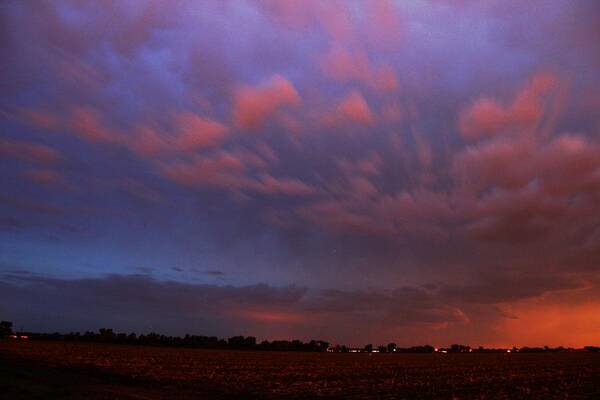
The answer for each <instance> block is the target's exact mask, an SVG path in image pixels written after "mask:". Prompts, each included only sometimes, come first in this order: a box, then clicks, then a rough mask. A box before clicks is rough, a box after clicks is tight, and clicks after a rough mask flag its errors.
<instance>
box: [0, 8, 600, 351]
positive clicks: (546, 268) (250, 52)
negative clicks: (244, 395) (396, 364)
mask: <svg viewBox="0 0 600 400" xmlns="http://www.w3.org/2000/svg"><path fill="white" fill-rule="evenodd" d="M597 9H598V6H597V5H596V4H595V2H593V1H584V0H578V1H566V0H564V1H563V0H560V1H555V2H547V1H533V2H527V3H525V2H517V1H508V2H507V1H500V0H486V1H478V2H476V1H460V2H450V1H441V0H431V1H422V2H394V1H376V2H369V1H331V2H320V1H312V0H311V1H306V2H295V1H260V2H254V1H243V2H242V1H240V2H230V1H215V2H210V1H208V2H201V3H199V2H193V1H178V2H175V3H173V4H171V3H168V2H164V1H153V0H151V1H143V2H142V1H141V2H137V1H134V2H127V3H124V2H118V1H108V2H103V3H101V4H84V3H80V2H75V1H70V0H65V1H57V2H51V3H50V2H44V3H41V4H37V3H36V4H33V3H30V2H23V1H5V2H3V3H2V5H1V6H0V14H1V16H0V18H1V20H2V24H1V25H2V27H1V28H0V30H1V32H2V35H1V39H0V41H1V43H2V46H1V47H2V49H1V50H0V52H1V53H0V54H1V55H2V59H3V60H7V61H6V62H5V63H3V65H2V67H1V75H2V78H1V79H2V88H3V89H4V90H3V91H2V96H1V97H0V115H2V122H1V125H0V234H1V235H2V237H1V238H0V239H2V242H0V243H1V244H0V246H1V247H0V262H2V263H5V264H7V265H23V266H25V267H27V268H31V270H32V271H36V273H39V272H40V271H41V272H43V271H46V270H47V272H48V274H54V275H56V276H57V278H56V281H52V280H48V281H46V282H45V283H42V282H41V281H39V282H34V281H30V282H29V283H28V284H27V285H33V286H32V287H35V289H36V290H37V291H40V293H42V292H43V293H45V296H49V297H52V296H50V292H51V291H52V290H54V289H52V288H53V287H58V286H61V285H62V286H64V287H65V288H66V289H67V290H66V292H70V293H71V292H72V293H73V295H75V293H76V292H77V291H76V288H75V287H74V286H71V285H75V284H74V283H73V282H78V284H79V285H81V286H85V287H89V289H90V290H92V291H96V292H97V295H95V296H94V297H93V298H94V299H96V298H104V299H105V300H102V301H103V303H102V304H103V306H102V307H100V306H98V307H100V308H97V309H94V310H96V311H95V312H96V314H97V315H103V316H109V313H108V312H107V311H106V310H107V309H110V308H112V307H116V306H117V305H116V303H111V302H110V301H109V300H107V299H106V298H107V297H108V298H110V297H112V296H115V298H116V299H120V300H119V301H122V302H123V303H125V304H131V305H132V307H134V306H135V308H136V312H138V313H141V314H143V315H151V314H149V313H150V310H151V309H157V310H159V311H160V313H161V315H162V316H165V315H167V314H168V312H169V309H170V310H176V309H179V308H181V310H179V311H173V312H174V314H173V317H172V318H173V319H177V318H182V321H183V320H185V318H184V314H185V313H188V312H191V311H190V309H189V304H188V300H189V301H190V302H191V303H194V302H197V301H198V302H200V300H199V299H202V296H201V295H200V294H199V293H200V292H202V293H209V294H208V295H207V296H209V298H210V301H211V302H213V303H214V304H215V308H214V310H213V311H211V313H210V315H211V317H210V318H213V319H212V320H211V321H213V322H215V321H216V320H218V319H219V318H220V317H219V316H220V315H225V314H226V311H227V307H225V305H224V304H225V300H224V299H225V298H227V296H232V297H231V298H232V299H234V300H235V302H237V301H238V300H240V299H242V298H243V299H247V300H248V301H249V303H248V304H253V303H252V302H251V300H252V299H261V300H256V301H258V303H257V304H260V305H261V306H263V305H264V306H265V307H266V306H267V304H266V303H269V302H270V301H272V303H273V304H272V306H273V307H272V308H273V309H269V308H268V307H267V308H268V309H265V310H262V309H259V307H258V306H257V305H256V304H255V305H256V306H257V307H255V309H252V310H250V309H249V310H245V311H244V312H245V313H246V314H244V315H245V317H243V318H242V317H240V318H241V319H240V321H246V322H245V323H247V324H248V325H246V327H247V328H249V327H253V328H257V327H258V326H259V325H258V322H257V323H256V324H254V325H251V324H250V322H248V321H279V322H281V323H282V324H284V325H285V324H293V323H294V321H296V322H297V321H300V320H303V318H307V317H306V315H307V313H308V312H309V311H314V312H315V313H316V317H315V318H316V319H309V320H308V321H306V329H310V327H311V326H313V327H316V326H321V327H322V328H320V329H321V331H322V332H324V333H327V334H328V335H331V336H332V337H334V338H335V337H337V335H338V334H339V335H341V334H342V333H344V332H354V331H353V328H352V327H353V326H354V325H355V324H354V322H353V321H356V320H360V318H361V317H362V318H367V319H368V320H369V321H375V322H374V323H373V324H371V325H372V326H378V325H380V326H386V327H388V328H389V329H392V328H390V327H393V326H396V325H397V324H407V323H408V324H409V325H410V323H412V322H414V323H416V324H430V325H432V326H433V325H435V328H436V329H440V332H443V331H444V330H445V329H448V332H451V331H452V329H451V328H449V327H448V326H452V324H455V325H456V324H458V325H460V324H469V323H471V324H474V325H477V323H478V321H484V322H485V324H487V325H486V326H487V328H486V327H478V328H474V329H475V330H476V329H481V331H480V332H481V337H482V338H484V337H492V336H491V333H490V332H493V331H494V329H493V328H491V326H492V325H493V324H491V323H489V321H490V320H494V321H496V318H497V317H498V315H502V314H504V315H513V314H515V313H513V312H512V311H511V310H506V309H499V308H497V307H496V305H497V304H500V303H502V304H506V303H510V305H511V307H512V306H514V307H517V306H518V305H519V304H520V303H521V302H529V301H531V302H535V301H538V300H535V299H539V298H546V296H549V297H552V296H554V293H557V292H561V293H562V292H569V293H571V292H572V293H579V292H580V290H582V288H584V287H586V285H587V284H588V282H590V281H593V279H594V278H595V276H596V275H597V271H598V266H599V265H600V250H599V249H600V239H599V237H600V235H599V233H598V232H599V231H598V226H599V225H600V217H599V216H600V209H599V208H598V204H600V157H599V156H598V154H600V137H599V133H600V114H599V112H598V110H600V97H599V96H598V90H597V88H598V85H599V84H600V83H599V82H600V75H599V73H598V68H597V67H598V62H599V61H600V59H599V53H598V46H597V44H596V42H597V36H598V26H600V21H599V15H600V13H598V12H597ZM68 227H71V228H72V229H67V228H68ZM73 260H76V261H73ZM99 265H102V266H103V267H98V266H99ZM140 265H141V266H143V267H142V268H144V269H143V270H142V269H139V271H141V272H144V273H152V276H153V277H154V278H148V277H145V278H144V277H127V276H123V275H124V274H127V273H129V272H130V271H132V270H133V268H134V267H135V266H140ZM490 265H493V266H494V267H490ZM495 269H497V271H496V270H495ZM105 273H114V274H116V275H114V276H112V277H110V278H105V279H104V278H103V279H96V280H94V279H92V280H84V279H82V276H98V275H102V274H105ZM187 278H193V279H194V282H200V283H203V284H206V285H207V286H205V287H203V286H194V285H190V284H184V283H182V282H181V281H182V280H183V279H187ZM215 282H219V283H226V284H229V285H230V286H214V283H215ZM260 282H266V284H265V285H263V286H255V285H256V284H257V283H260ZM431 282H434V283H435V287H433V286H430V285H428V284H429V283H431ZM290 284H292V285H298V286H288V285H290ZM128 285H130V286H131V289H132V294H133V293H135V296H133V297H132V298H125V297H119V296H121V294H120V293H121V292H122V289H123V288H124V287H127V286H128ZM178 285H179V286H178ZM426 285H427V286H426ZM110 287H114V288H115V290H117V292H116V293H113V294H112V296H108V294H109V293H110ZM250 288H254V289H250ZM277 288H286V289H281V290H283V292H284V293H286V294H285V295H284V294H282V293H280V292H278V291H279V290H280V289H277ZM299 288H307V289H299ZM10 290H17V288H16V287H14V288H13V287H12V286H11V287H10ZM253 290H254V291H253ZM302 290H304V291H305V292H302ZM171 291H173V292H182V293H181V294H182V296H183V295H185V296H183V297H185V299H188V300H185V299H184V298H183V297H182V298H178V297H177V296H174V297H170V296H169V295H167V293H169V292H171ZM298 291H300V292H302V295H299V294H298V293H299V292H298ZM17 292H18V290H17ZM77 293H78V292H77ZM144 293H148V295H146V296H145V295H144ZM151 293H154V295H155V296H156V298H161V299H163V301H159V302H157V303H152V301H154V300H152V299H153V295H150V294H151ZM278 293H279V294H278ZM80 294H81V295H82V296H84V297H85V293H83V292H82V293H80ZM292 294H295V295H296V296H299V297H298V298H294V295H292ZM280 295H281V296H282V297H277V296H280ZM288 295H289V296H291V297H290V298H289V299H288V300H289V303H286V300H285V299H286V296H288ZM210 296H213V297H210ZM236 296H238V297H236ZM261 296H264V297H261ZM270 296H271V297H270ZM59 298H60V296H59ZM69 299H71V298H69ZM69 299H67V298H62V300H61V302H60V305H57V306H56V310H57V312H58V310H59V309H61V308H68V307H70V303H69V302H70V301H71V300H69ZM136 299H139V302H136V301H137V300H136ZM269 299H270V300H269ZM263 300H264V304H263V303H262V301H263ZM232 301H233V300H232ZM581 301H582V303H585V304H582V305H581V307H583V308H585V306H586V304H587V305H589V303H594V302H597V301H598V298H597V297H595V296H594V295H591V296H590V297H588V298H587V300H585V299H583V300H581ZM87 302H88V304H89V306H90V307H93V306H94V304H93V300H92V298H91V297H90V298H89V299H88V300H87ZM586 302H587V303H586ZM119 304H120V303H119ZM203 304H204V303H203ZM527 304H529V303H527ZM536 304H537V303H536ZM544 305H548V307H550V306H551V302H550V300H547V303H543V304H542V306H544ZM530 306H531V307H535V306H539V305H530ZM202 307H204V308H202ZM495 307H496V308H495ZM201 309H202V310H203V312H205V313H209V309H208V308H206V307H205V306H201ZM373 309H376V310H377V311H376V312H374V311H372V310H373ZM144 310H145V311H144ZM498 310H500V311H498ZM527 310H529V309H527ZM184 311H185V313H184ZM240 312H241V311H240ZM527 312H529V311H527ZM178 313H179V314H178ZM181 313H183V314H181ZM338 314H339V319H338V320H336V319H335V315H338ZM32 315H33V314H32ZM74 315H76V317H73V318H72V320H71V322H69V324H71V326H75V325H76V324H75V322H76V320H77V318H83V319H85V320H86V321H89V322H90V323H93V315H94V313H90V316H89V319H86V318H87V317H86V316H85V315H83V314H82V313H80V312H79V311H77V312H76V313H75V314H74ZM185 315H187V314H185ZM178 316H179V317H178ZM325 316H327V317H329V318H333V320H336V321H338V322H339V324H338V325H339V326H337V325H336V326H335V327H333V328H331V329H329V328H327V329H326V328H324V326H325V324H324V323H321V322H323V321H320V320H319V318H325ZM32 318H33V317H32ZM36 318H37V317H36ZM223 318H225V317H223ZM225 319H227V318H225ZM135 320H136V321H140V323H142V320H141V319H135ZM182 321H179V322H177V323H176V325H177V326H179V327H181V328H182V329H183V328H184V327H185V321H183V322H182ZM398 321H403V322H398ZM411 321H412V322H411ZM467 321H469V322H467ZM484 322H482V324H483V323H484ZM215 324H217V325H218V326H219V329H221V331H222V332H226V331H227V329H233V328H242V327H243V323H241V322H240V323H239V324H237V325H235V324H234V323H233V322H232V321H231V320H227V321H221V322H219V323H217V322H215ZM445 324H446V325H445ZM448 324H449V325H448ZM56 326H57V327H59V326H60V324H56ZM64 326H67V324H66V323H65V325H64ZM78 326H81V324H80V325H78ZM165 326H167V325H165ZM202 326H208V325H207V324H206V323H205V324H204V325H202ZM404 326H406V325H404ZM296 328H297V329H300V328H298V327H297V326H296ZM430 328H431V326H430ZM423 329H424V328H423ZM432 329H433V328H432ZM465 329H466V328H465ZM498 329H500V328H498ZM361 332H362V333H360V334H364V337H367V336H368V335H369V334H373V335H376V336H377V335H381V333H378V332H376V331H375V330H373V331H369V330H367V329H363V330H362V331H361ZM388 332H391V331H388ZM419 332H421V333H422V332H425V331H424V330H421V331H414V332H413V333H415V334H419ZM456 332H458V331H456ZM277 334H279V333H277ZM282 334H283V331H282ZM357 335H359V333H357ZM440 335H442V333H440ZM482 340H484V339H482Z"/></svg>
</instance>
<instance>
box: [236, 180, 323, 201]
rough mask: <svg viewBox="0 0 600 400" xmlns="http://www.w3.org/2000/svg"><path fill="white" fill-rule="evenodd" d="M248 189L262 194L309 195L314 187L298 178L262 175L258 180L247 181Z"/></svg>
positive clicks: (313, 190) (312, 192)
mask: <svg viewBox="0 0 600 400" xmlns="http://www.w3.org/2000/svg"><path fill="white" fill-rule="evenodd" d="M246 186H247V188H248V189H251V190H253V191H256V192H259V193H264V194H283V195H290V196H309V195H312V194H314V193H315V189H314V188H312V187H311V186H309V185H307V184H306V183H304V182H302V181H300V180H299V179H279V178H274V177H273V176H271V175H263V176H261V177H260V178H259V179H258V180H256V181H253V182H248V184H247V185H246Z"/></svg>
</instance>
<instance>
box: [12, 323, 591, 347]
mask: <svg viewBox="0 0 600 400" xmlns="http://www.w3.org/2000/svg"><path fill="white" fill-rule="evenodd" d="M12 327H13V324H12V322H10V321H0V338H6V337H13V338H17V339H18V338H27V339H29V340H54V341H72V342H88V343H111V344H129V345H138V346H166V347H187V348H200V349H232V350H264V351H297V352H326V351H328V352H334V353H358V352H360V353H374V352H377V353H439V352H441V353H506V352H515V353H516V352H519V353H543V352H568V351H581V350H584V351H589V352H595V353H600V347H597V346H586V347H584V348H583V349H573V348H565V347H562V346H559V347H548V346H544V347H521V348H517V347H513V348H512V349H504V348H484V347H482V346H480V347H477V348H472V347H470V346H466V345H461V344H453V345H451V346H449V347H443V348H436V347H433V346H430V345H424V346H413V347H398V346H397V345H396V344H395V343H388V344H387V345H385V346H384V345H380V346H377V347H375V346H373V345H372V344H367V345H366V346H364V347H360V348H352V347H348V346H346V345H339V344H338V345H335V346H330V345H329V343H328V342H326V341H323V340H311V341H309V342H303V341H301V340H273V341H268V340H264V341H262V342H260V343H259V342H257V340H256V338H255V337H254V336H232V337H230V338H228V339H221V338H218V337H216V336H198V335H185V336H166V335H161V334H158V333H148V334H140V335H138V334H135V333H129V334H128V333H115V332H114V331H113V330H112V329H109V328H102V329H100V330H99V331H98V332H91V331H88V332H85V333H83V334H82V333H79V332H71V333H67V334H63V333H58V332H55V333H31V332H18V333H15V332H13V330H12Z"/></svg>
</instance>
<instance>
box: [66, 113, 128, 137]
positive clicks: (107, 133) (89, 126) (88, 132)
mask: <svg viewBox="0 0 600 400" xmlns="http://www.w3.org/2000/svg"><path fill="white" fill-rule="evenodd" d="M70 127H71V129H73V131H74V132H75V133H76V134H77V135H79V136H80V137H82V138H83V139H86V140H89V141H92V142H107V143H122V142H123V140H124V137H123V135H122V134H121V133H120V132H118V131H116V130H114V129H112V128H110V127H108V126H106V124H105V122H104V120H103V117H102V115H101V113H100V112H98V111H97V110H95V109H93V108H90V107H83V106H78V107H73V108H72V109H71V119H70Z"/></svg>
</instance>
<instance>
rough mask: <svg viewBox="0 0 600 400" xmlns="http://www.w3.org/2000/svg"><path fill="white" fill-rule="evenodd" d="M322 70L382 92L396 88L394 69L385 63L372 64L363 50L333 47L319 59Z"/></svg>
mask: <svg viewBox="0 0 600 400" xmlns="http://www.w3.org/2000/svg"><path fill="white" fill-rule="evenodd" d="M320 64H321V68H322V69H323V72H324V73H325V74H326V75H328V76H330V77H331V78H333V79H336V80H339V81H342V82H344V81H355V82H360V83H363V84H365V85H367V86H368V87H371V88H373V89H376V90H378V91H382V92H389V91H394V90H397V89H398V80H397V79H396V75H395V73H394V71H393V70H392V69H391V68H390V67H389V66H388V65H386V64H378V65H372V64H371V63H370V62H369V59H368V57H367V54H366V53H365V52H364V51H356V52H350V51H348V50H346V49H344V48H342V47H334V48H332V49H331V50H330V52H329V53H328V54H327V55H326V56H325V57H323V58H322V59H321V61H320Z"/></svg>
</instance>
